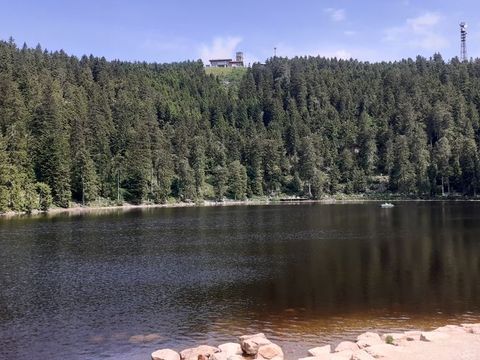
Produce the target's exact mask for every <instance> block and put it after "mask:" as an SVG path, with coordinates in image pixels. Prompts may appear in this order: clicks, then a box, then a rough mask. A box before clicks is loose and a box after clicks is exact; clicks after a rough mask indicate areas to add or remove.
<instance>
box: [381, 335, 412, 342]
mask: <svg viewBox="0 0 480 360" xmlns="http://www.w3.org/2000/svg"><path fill="white" fill-rule="evenodd" d="M381 337H382V340H383V341H384V342H385V343H387V344H390V345H400V344H401V343H403V342H405V341H407V335H405V333H388V334H383V335H382V336H381ZM390 341H391V342H390Z"/></svg>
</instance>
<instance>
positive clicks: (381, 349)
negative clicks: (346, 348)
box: [364, 344, 402, 359]
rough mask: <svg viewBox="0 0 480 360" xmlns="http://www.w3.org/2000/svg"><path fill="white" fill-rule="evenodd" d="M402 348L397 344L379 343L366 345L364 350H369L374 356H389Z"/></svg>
mask: <svg viewBox="0 0 480 360" xmlns="http://www.w3.org/2000/svg"><path fill="white" fill-rule="evenodd" d="M400 349H402V348H401V347H399V346H395V345H390V344H377V345H372V346H368V347H366V348H365V349H364V350H365V352H367V353H368V354H369V355H370V356H373V357H374V358H377V359H378V358H389V357H391V355H392V354H395V353H397V354H398V352H399V351H401V350H400Z"/></svg>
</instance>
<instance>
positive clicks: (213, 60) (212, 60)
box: [209, 59, 232, 62]
mask: <svg viewBox="0 0 480 360" xmlns="http://www.w3.org/2000/svg"><path fill="white" fill-rule="evenodd" d="M209 61H210V62H215V61H232V59H211V60H209Z"/></svg>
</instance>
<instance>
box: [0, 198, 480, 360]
mask: <svg viewBox="0 0 480 360" xmlns="http://www.w3.org/2000/svg"><path fill="white" fill-rule="evenodd" d="M0 285H1V291H0V358H1V359H20V358H31V357H35V358H41V359H42V358H43V359H50V360H56V359H59V360H60V359H62V360H64V359H66V358H68V359H70V360H71V359H106V358H115V359H134V360H137V359H149V358H150V353H151V352H152V351H153V350H155V349H159V348H164V347H171V348H173V349H176V350H182V349H183V348H186V347H190V346H194V345H197V344H201V343H207V344H211V345H217V344H220V343H222V342H228V341H235V338H236V337H237V336H238V335H242V334H247V333H252V332H259V331H262V332H264V333H265V334H266V335H267V336H268V337H269V338H270V339H271V340H273V341H275V342H278V343H279V344H280V345H281V346H283V347H284V351H285V354H286V358H287V359H295V358H296V357H300V356H304V355H306V353H305V352H306V350H307V349H308V348H310V347H312V346H316V345H322V344H324V343H332V344H334V343H336V342H338V341H340V340H343V339H352V338H354V337H355V336H356V335H357V334H358V333H360V332H362V331H364V330H366V329H376V330H401V329H408V328H412V327H422V328H431V327H436V326H441V325H444V324H447V323H460V322H472V321H474V322H479V321H480V202H398V203H396V206H395V207H394V208H391V209H382V208H380V207H379V203H377V202H366V203H347V204H332V205H326V204H300V205H265V206H229V207H198V208H170V209H167V208H149V209H143V210H142V209H135V210H130V211H121V210H117V211H111V212H108V213H95V212H92V213H85V214H81V215H72V214H63V215H62V214H60V215H55V216H49V215H46V216H31V217H27V216H25V217H18V218H11V219H5V218H4V219H1V218H0ZM146 335H147V337H145V336H146Z"/></svg>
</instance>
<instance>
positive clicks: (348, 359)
mask: <svg viewBox="0 0 480 360" xmlns="http://www.w3.org/2000/svg"><path fill="white" fill-rule="evenodd" d="M151 358H152V360H253V359H258V360H284V353H283V351H282V348H281V347H280V346H278V345H276V344H274V343H273V342H271V341H270V340H268V339H267V337H266V336H265V335H264V334H262V333H260V334H255V335H244V336H240V337H239V339H238V343H226V344H222V345H219V346H209V345H200V346H198V347H195V348H190V349H185V350H183V351H181V352H180V353H178V352H176V351H174V350H172V349H161V350H157V351H155V352H153V353H152V355H151ZM374 359H386V360H447V359H448V360H450V359H455V360H474V359H475V360H476V359H480V323H478V324H462V325H447V326H443V327H440V328H438V329H435V330H433V331H405V332H402V333H385V334H379V333H374V332H366V333H363V334H361V335H359V336H358V337H357V339H356V341H343V342H341V343H340V344H338V345H337V346H336V347H335V348H332V346H331V345H329V344H327V345H325V344H319V346H318V347H315V348H312V349H309V350H308V351H306V352H305V357H303V358H301V359H298V360H374ZM288 360H291V359H288Z"/></svg>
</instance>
